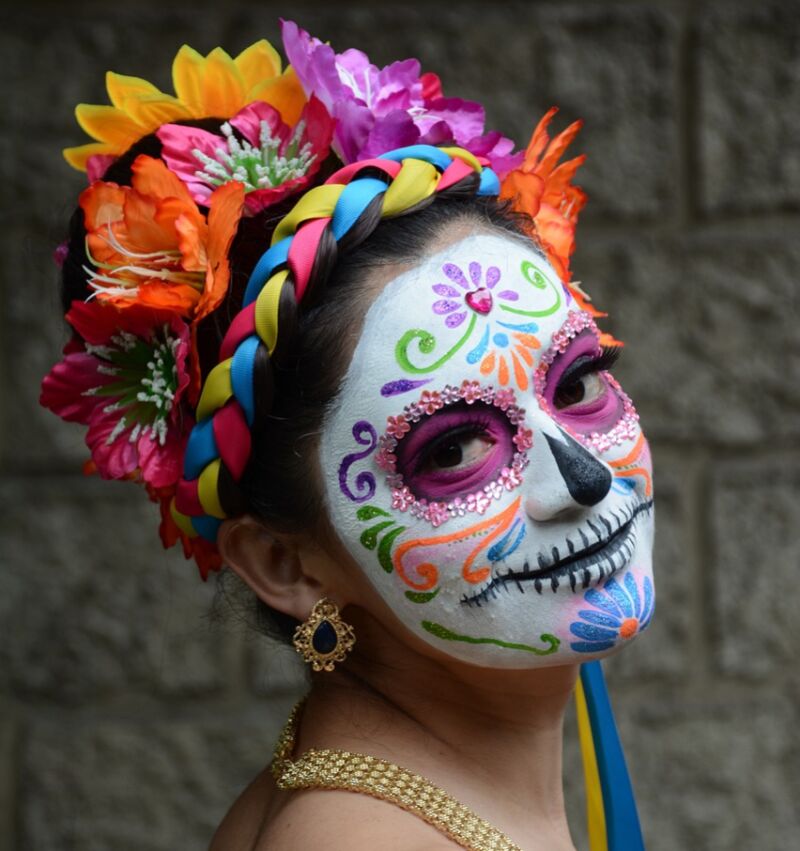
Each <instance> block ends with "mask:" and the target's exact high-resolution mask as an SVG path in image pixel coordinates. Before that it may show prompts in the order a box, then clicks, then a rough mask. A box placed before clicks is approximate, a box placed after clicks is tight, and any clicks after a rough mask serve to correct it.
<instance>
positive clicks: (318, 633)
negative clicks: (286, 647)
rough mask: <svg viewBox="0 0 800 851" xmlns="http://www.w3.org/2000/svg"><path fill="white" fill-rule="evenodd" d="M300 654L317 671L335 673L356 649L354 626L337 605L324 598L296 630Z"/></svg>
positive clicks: (296, 646)
mask: <svg viewBox="0 0 800 851" xmlns="http://www.w3.org/2000/svg"><path fill="white" fill-rule="evenodd" d="M293 641H294V646H295V648H296V649H297V652H298V653H299V654H300V655H301V656H302V657H303V658H304V659H305V660H306V662H309V663H310V664H311V667H312V668H313V669H314V670H315V671H332V670H333V669H334V667H335V664H336V662H344V660H345V658H346V657H347V654H348V653H349V652H350V651H351V650H352V649H353V645H354V644H355V643H356V637H355V634H354V633H353V627H352V626H350V624H348V623H345V622H344V621H343V620H342V619H341V617H340V615H339V608H338V607H337V605H336V603H334V602H333V601H332V600H329V599H328V598H327V597H323V598H322V599H321V600H320V601H319V602H318V603H317V604H316V605H315V606H314V608H313V609H312V610H311V614H310V615H309V616H308V618H306V620H305V621H304V622H303V623H301V624H300V626H298V627H297V629H296V630H295V631H294V639H293Z"/></svg>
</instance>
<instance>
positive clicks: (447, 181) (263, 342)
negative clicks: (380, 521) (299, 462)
mask: <svg viewBox="0 0 800 851" xmlns="http://www.w3.org/2000/svg"><path fill="white" fill-rule="evenodd" d="M498 192H499V183H498V180H497V177H496V176H495V174H494V172H492V171H491V169H489V168H488V167H484V166H483V164H482V163H481V162H480V161H479V160H478V159H477V158H476V157H475V156H474V155H472V154H470V153H469V152H468V151H465V150H463V149H460V148H436V147H433V146H429V145H415V146H411V147H408V148H402V149H399V150H396V151H391V152H389V153H387V154H384V155H382V156H381V157H379V158H376V159H371V160H366V161H361V162H356V163H351V164H350V165H347V166H345V167H344V168H341V169H339V171H337V172H336V173H335V174H333V175H331V176H330V177H329V178H328V180H327V181H326V182H325V183H324V184H322V185H319V186H317V187H315V188H314V189H311V190H310V191H309V192H307V193H306V194H305V195H303V196H302V197H301V199H300V200H299V201H298V202H297V203H296V204H295V206H294V207H293V208H292V210H291V212H289V213H288V215H286V216H284V218H283V219H281V221H280V222H279V223H278V225H277V227H276V228H275V230H274V232H273V235H272V245H271V247H270V248H269V249H268V250H267V251H266V252H265V253H264V254H263V256H262V257H261V258H260V259H259V260H258V262H257V263H256V265H255V268H254V269H253V271H252V273H251V275H250V278H249V281H248V283H247V287H246V289H245V293H244V299H243V307H242V309H241V310H240V312H239V313H238V314H237V315H236V316H235V317H234V319H233V321H232V322H231V324H230V326H229V328H228V330H227V331H226V333H225V336H224V338H223V340H222V344H221V346H220V354H219V363H218V364H217V365H216V366H214V368H213V369H212V370H211V372H210V373H209V374H208V376H207V378H206V380H205V383H204V386H203V390H202V392H201V395H200V400H199V402H198V405H197V424H196V425H195V427H194V429H193V430H192V433H191V435H190V437H189V441H188V445H187V448H186V453H185V458H184V478H183V480H182V481H181V482H180V483H179V484H178V488H177V493H176V497H175V501H174V504H173V509H172V513H173V517H174V519H175V521H176V523H177V524H178V525H179V526H180V528H181V529H182V530H183V531H184V532H185V533H186V534H187V535H189V536H196V535H201V536H203V537H204V538H207V539H209V540H214V539H215V538H216V534H217V530H218V528H219V525H220V523H221V521H222V520H223V519H224V518H226V517H229V516H234V515H236V514H241V513H242V512H243V511H245V510H246V509H247V500H246V498H245V495H244V494H243V492H242V488H241V487H240V485H239V483H240V482H241V481H242V479H243V477H244V474H245V471H246V469H247V466H248V462H249V460H250V456H251V454H252V434H253V433H258V432H259V431H260V430H261V429H262V428H263V426H264V424H265V422H266V421H267V419H268V418H269V417H270V416H271V414H272V409H273V403H274V399H275V372H276V367H277V365H280V364H281V363H282V362H284V361H285V360H286V355H287V351H288V349H289V347H290V341H291V340H292V338H293V336H294V331H295V329H296V326H297V323H298V313H299V305H300V304H301V303H302V302H304V301H305V300H306V297H308V300H309V302H310V303H311V304H313V299H314V295H315V293H316V292H317V291H318V290H320V289H321V288H322V286H323V284H324V282H325V281H326V279H327V278H328V277H329V276H330V275H331V272H332V270H333V269H334V268H335V266H336V261H337V258H338V254H339V253H340V252H342V253H345V252H346V251H347V250H348V249H353V248H355V247H356V246H357V245H358V244H359V243H360V242H363V241H364V240H365V239H366V238H367V237H368V235H369V234H370V233H371V232H373V231H374V230H375V228H376V227H377V226H378V224H379V223H380V222H381V221H382V220H383V219H392V218H396V217H399V216H402V215H408V214H409V213H413V212H415V211H418V210H421V209H424V208H425V207H427V206H428V205H429V204H431V202H432V201H433V200H434V198H435V197H437V196H438V195H440V194H441V195H442V196H443V197H447V196H446V195H445V193H449V195H450V196H451V197H464V196H466V197H473V196H496V195H497V194H498Z"/></svg>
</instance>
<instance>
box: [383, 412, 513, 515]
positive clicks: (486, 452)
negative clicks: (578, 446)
mask: <svg viewBox="0 0 800 851" xmlns="http://www.w3.org/2000/svg"><path fill="white" fill-rule="evenodd" d="M515 433H516V428H515V426H513V425H512V424H511V422H510V421H509V419H508V417H507V416H506V415H505V414H504V413H503V412H502V411H501V410H500V409H499V408H496V407H494V406H492V405H486V404H483V403H481V402H473V403H472V404H471V405H467V404H466V403H456V404H453V405H448V406H447V407H445V408H442V409H441V410H439V411H436V413H434V414H431V415H430V416H427V417H425V418H424V419H422V420H420V421H419V422H418V423H416V424H415V425H414V427H413V428H412V429H411V431H410V432H409V433H408V434H407V435H406V436H405V437H404V438H403V439H402V440H400V441H399V442H398V444H397V448H396V449H395V454H396V456H397V465H396V468H397V472H398V473H400V475H401V476H402V477H403V482H404V483H405V484H406V485H408V487H409V489H410V490H411V492H412V493H413V494H414V496H415V497H417V499H423V498H424V499H428V500H442V499H450V498H452V497H455V496H465V495H467V494H469V493H472V492H474V491H476V490H479V489H480V488H482V487H483V486H484V485H487V484H489V482H491V481H493V480H494V479H495V478H496V477H497V476H498V475H499V474H500V471H501V470H502V469H503V467H507V466H509V465H510V464H511V463H512V461H513V458H514V453H515V451H516V447H515V446H514V441H513V436H514V434H515Z"/></svg>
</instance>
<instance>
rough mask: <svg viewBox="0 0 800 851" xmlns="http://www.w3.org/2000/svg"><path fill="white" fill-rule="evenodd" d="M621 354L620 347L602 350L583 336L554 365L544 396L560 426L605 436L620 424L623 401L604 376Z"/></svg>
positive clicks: (590, 336)
mask: <svg viewBox="0 0 800 851" xmlns="http://www.w3.org/2000/svg"><path fill="white" fill-rule="evenodd" d="M620 353H621V349H620V348H619V347H613V348H611V347H609V348H607V347H602V346H600V345H599V343H598V340H597V337H596V336H595V335H594V334H591V333H589V332H586V333H583V334H580V335H579V336H578V337H576V338H575V339H574V340H573V341H572V343H571V344H570V346H569V348H568V349H567V350H566V351H565V352H564V353H563V354H561V355H559V356H558V357H557V358H556V360H555V361H553V363H552V365H551V367H550V369H549V371H548V376H547V385H546V389H545V394H544V395H545V401H546V402H547V403H548V405H549V406H550V410H551V412H552V414H553V416H554V417H555V418H556V419H557V420H558V421H559V422H561V423H563V424H564V425H566V426H568V427H569V428H570V429H572V430H573V431H575V432H579V433H582V434H592V433H594V432H606V431H608V430H609V429H611V428H613V427H614V426H615V425H616V424H617V423H618V422H619V420H620V418H621V417H622V415H623V413H624V411H623V405H622V400H621V398H620V396H619V394H618V393H617V392H616V390H615V389H614V386H613V385H612V383H611V382H610V381H609V378H608V377H607V376H606V374H605V373H606V372H607V371H608V370H610V369H611V368H612V366H613V365H614V364H615V363H616V361H617V359H618V358H619V355H620Z"/></svg>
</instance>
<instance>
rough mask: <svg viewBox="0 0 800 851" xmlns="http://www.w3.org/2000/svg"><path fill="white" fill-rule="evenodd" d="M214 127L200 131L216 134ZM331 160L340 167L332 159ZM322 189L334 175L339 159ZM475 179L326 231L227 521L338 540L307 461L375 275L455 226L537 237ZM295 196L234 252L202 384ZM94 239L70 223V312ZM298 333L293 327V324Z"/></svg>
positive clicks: (202, 335) (118, 165)
mask: <svg viewBox="0 0 800 851" xmlns="http://www.w3.org/2000/svg"><path fill="white" fill-rule="evenodd" d="M219 123H220V122H217V121H216V120H210V121H209V120H207V121H203V122H194V123H193V124H195V125H197V124H200V125H201V126H203V127H204V128H205V129H217V128H218V127H219ZM160 149H161V146H160V143H159V141H158V138H157V137H156V136H155V135H151V136H148V137H145V138H144V139H142V140H140V141H139V142H138V143H137V144H136V145H135V146H134V147H133V148H132V149H131V150H130V151H128V152H127V153H126V154H125V155H124V156H122V157H120V159H118V160H117V161H116V162H115V163H114V164H113V165H112V166H111V167H110V168H109V170H108V171H107V172H106V174H105V175H104V178H103V179H104V180H108V181H112V182H115V183H119V184H122V185H126V184H129V183H130V179H131V166H132V164H133V162H134V160H135V159H136V157H137V156H138V155H140V154H148V155H150V156H158V155H159V154H160ZM331 160H333V158H331ZM326 165H327V167H325V168H323V169H322V170H321V174H320V176H319V180H320V181H321V180H324V179H325V177H326V176H327V174H330V173H331V171H332V170H333V169H334V168H335V167H336V164H335V163H333V162H331V163H329V164H326ZM476 188H477V175H474V174H473V175H470V176H469V177H467V178H465V179H464V180H462V181H459V182H458V183H456V184H455V185H454V186H452V187H450V188H449V189H448V190H445V192H442V193H441V194H439V195H436V196H432V197H431V198H429V199H427V200H426V201H425V202H423V203H422V204H419V205H417V207H416V208H414V209H413V210H409V211H407V212H406V213H405V214H404V215H402V216H399V217H397V218H393V219H387V220H383V221H381V219H380V209H381V208H380V203H381V200H382V199H381V198H380V197H378V198H376V199H375V200H374V201H373V202H372V203H371V204H370V205H369V206H368V207H367V208H366V209H365V210H364V212H363V213H362V215H361V216H360V217H359V219H358V220H357V221H356V223H355V224H354V225H353V227H352V228H351V229H350V231H349V232H348V234H347V235H346V237H344V238H343V239H342V240H340V241H339V242H338V243H337V242H336V240H335V239H334V238H333V236H332V235H331V234H330V231H329V230H328V231H326V232H325V234H324V235H323V240H322V241H321V243H320V246H319V249H318V251H317V256H316V258H315V261H314V268H313V271H312V274H311V280H310V281H309V285H308V291H307V293H306V296H305V297H304V301H303V304H302V309H297V305H296V304H295V305H294V306H293V307H292V306H291V305H290V306H289V309H288V310H286V311H284V309H283V305H282V308H281V310H282V314H281V319H280V321H279V340H278V346H277V348H276V351H275V352H274V354H273V356H272V357H271V358H270V357H269V356H268V355H267V354H266V349H265V348H263V347H262V349H261V350H260V351H259V354H258V356H257V358H256V386H257V387H258V388H259V392H258V393H257V394H256V421H255V424H254V426H253V429H252V436H253V447H252V452H251V456H250V461H249V463H248V466H247V469H246V471H245V473H244V476H243V477H242V479H241V481H240V482H239V483H238V484H236V483H234V482H233V481H232V480H230V481H226V480H225V479H224V477H223V476H221V483H220V491H221V494H220V496H221V499H222V500H223V505H224V506H225V508H226V511H227V513H228V514H231V515H235V514H240V513H244V512H246V511H247V512H250V513H252V514H253V515H255V516H256V517H258V518H260V519H261V520H263V521H264V522H265V523H268V524H269V525H270V526H271V527H273V528H280V529H282V530H285V531H299V530H302V529H308V530H312V531H313V533H315V534H318V535H319V536H321V537H322V539H323V540H324V539H325V536H327V535H330V534H331V530H330V528H329V526H328V524H327V518H326V516H325V512H324V510H323V503H322V494H321V493H320V492H318V488H317V485H316V483H315V481H314V480H313V478H312V477H311V476H309V472H308V471H309V465H308V458H309V457H310V455H311V453H312V450H313V447H314V442H315V438H316V436H317V435H318V434H319V431H320V428H321V425H322V420H323V417H324V415H325V412H326V410H327V409H328V408H329V407H330V405H331V404H332V402H333V401H334V399H335V397H336V394H337V392H338V389H339V383H340V380H341V378H342V376H343V374H344V372H345V371H346V369H347V365H348V361H349V357H350V354H351V352H352V349H353V347H354V345H355V340H356V339H357V337H358V331H359V329H360V326H361V323H362V321H363V318H364V314H365V313H366V310H367V306H368V304H369V303H370V301H371V298H372V295H373V290H374V284H372V283H371V273H372V272H374V271H375V270H376V269H379V268H381V267H386V266H391V265H395V264H404V263H411V262H414V261H418V260H419V259H420V258H421V257H423V256H424V255H425V254H426V252H427V250H428V249H429V247H430V246H431V245H432V244H433V243H434V241H435V240H436V239H437V237H439V236H440V234H441V233H442V231H443V230H444V229H445V228H446V227H447V226H448V225H452V224H454V223H458V222H473V223H474V224H475V225H476V226H478V227H482V228H484V229H486V230H495V231H500V232H503V233H506V234H509V235H511V236H514V237H517V238H525V239H527V240H528V241H529V240H530V236H529V234H530V233H531V227H530V219H529V218H528V217H526V216H523V215H521V214H519V213H515V212H513V211H512V210H511V209H510V206H509V204H508V203H506V202H501V201H498V199H497V198H493V197H483V196H476V195H475V190H476ZM296 201H297V197H296V196H295V197H292V198H289V199H286V200H285V201H284V202H282V203H280V204H278V205H276V206H275V207H272V208H270V209H268V210H266V211H265V212H264V213H263V214H261V215H260V216H255V217H251V218H246V219H243V220H242V222H241V224H240V227H239V230H238V232H237V235H236V237H235V239H234V242H233V245H232V246H231V251H230V259H231V282H230V286H229V291H228V294H227V296H226V299H225V301H224V302H223V304H222V305H221V306H220V307H219V308H218V310H216V311H215V312H214V313H213V314H212V315H211V316H209V317H208V318H207V319H206V320H204V321H203V323H201V326H200V329H199V334H198V347H199V355H200V362H201V367H202V372H203V375H206V374H207V372H208V371H209V370H210V369H211V368H212V367H213V366H214V365H215V364H216V362H217V356H218V350H219V344H220V342H221V340H222V337H223V336H224V334H225V332H226V330H227V328H228V325H229V324H230V322H231V320H232V319H233V317H234V316H235V315H236V313H237V312H238V311H239V309H240V307H241V303H242V298H243V293H244V287H245V285H246V283H247V279H248V277H249V275H250V272H251V270H252V269H253V267H254V266H255V264H256V262H257V261H258V259H259V257H260V256H261V254H262V253H263V252H264V251H265V250H266V249H267V248H268V247H269V241H270V237H271V235H272V232H273V230H274V228H275V226H276V225H277V223H278V222H279V221H280V220H281V219H282V218H283V216H284V215H285V214H286V213H287V212H288V211H289V210H290V209H291V208H292V206H293V205H294V204H295V202H296ZM84 243H85V230H84V226H83V217H82V213H81V211H80V210H77V211H76V213H75V214H74V215H73V218H72V220H71V223H70V245H69V254H68V257H67V261H66V262H65V264H64V267H63V272H62V299H63V302H64V306H65V309H68V308H69V306H70V304H71V303H72V301H73V300H74V299H85V298H86V297H87V295H88V293H89V290H88V286H87V277H86V273H85V271H84V269H83V267H84V266H85V265H86V262H87V258H86V254H85V245H84ZM287 326H291V327H287ZM257 621H258V627H259V629H260V630H261V631H263V632H265V633H267V634H270V635H272V636H273V637H276V638H279V639H281V640H289V639H290V638H291V635H292V633H293V631H294V628H295V626H296V625H297V621H296V620H295V619H294V618H291V617H289V616H287V615H284V614H283V613H281V612H277V611H274V610H272V609H271V608H269V607H268V606H266V605H265V604H263V603H261V602H260V601H259V603H258V616H257Z"/></svg>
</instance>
